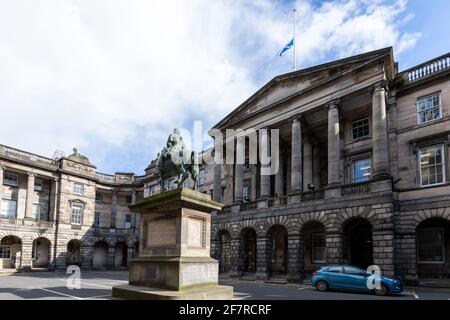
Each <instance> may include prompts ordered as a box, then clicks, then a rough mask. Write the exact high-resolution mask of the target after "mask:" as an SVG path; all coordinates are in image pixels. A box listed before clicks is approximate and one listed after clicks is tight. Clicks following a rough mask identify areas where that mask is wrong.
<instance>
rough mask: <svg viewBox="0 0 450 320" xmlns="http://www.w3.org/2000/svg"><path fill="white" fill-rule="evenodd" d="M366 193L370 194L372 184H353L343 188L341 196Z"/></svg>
mask: <svg viewBox="0 0 450 320" xmlns="http://www.w3.org/2000/svg"><path fill="white" fill-rule="evenodd" d="M366 192H370V182H359V183H352V184H347V185H344V186H342V187H341V195H343V196H347V195H351V194H358V193H366Z"/></svg>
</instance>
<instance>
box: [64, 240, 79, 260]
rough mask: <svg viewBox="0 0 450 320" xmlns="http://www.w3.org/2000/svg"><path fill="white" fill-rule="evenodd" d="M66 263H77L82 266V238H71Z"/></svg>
mask: <svg viewBox="0 0 450 320" xmlns="http://www.w3.org/2000/svg"><path fill="white" fill-rule="evenodd" d="M66 260H67V261H66V263H67V265H68V266H70V265H77V266H81V241H80V240H76V239H73V240H70V241H69V243H68V244H67V259H66Z"/></svg>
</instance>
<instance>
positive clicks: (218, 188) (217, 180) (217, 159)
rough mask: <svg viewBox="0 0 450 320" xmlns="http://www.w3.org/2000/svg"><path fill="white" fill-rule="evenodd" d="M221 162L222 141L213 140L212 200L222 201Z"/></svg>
mask: <svg viewBox="0 0 450 320" xmlns="http://www.w3.org/2000/svg"><path fill="white" fill-rule="evenodd" d="M222 162H223V141H221V140H220V141H218V140H217V139H214V163H215V164H214V186H213V200H214V201H216V202H221V201H222Z"/></svg>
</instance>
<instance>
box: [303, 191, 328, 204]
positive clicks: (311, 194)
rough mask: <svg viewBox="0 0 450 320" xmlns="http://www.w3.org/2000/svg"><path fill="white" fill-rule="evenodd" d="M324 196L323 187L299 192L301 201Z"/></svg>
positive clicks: (318, 198)
mask: <svg viewBox="0 0 450 320" xmlns="http://www.w3.org/2000/svg"><path fill="white" fill-rule="evenodd" d="M323 198H324V192H323V189H319V190H313V191H306V192H302V193H301V200H302V201H311V200H320V199H323Z"/></svg>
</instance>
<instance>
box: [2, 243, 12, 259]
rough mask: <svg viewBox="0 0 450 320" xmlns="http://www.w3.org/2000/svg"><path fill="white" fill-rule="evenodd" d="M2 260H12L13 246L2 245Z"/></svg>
mask: <svg viewBox="0 0 450 320" xmlns="http://www.w3.org/2000/svg"><path fill="white" fill-rule="evenodd" d="M0 259H11V246H5V245H0Z"/></svg>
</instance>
